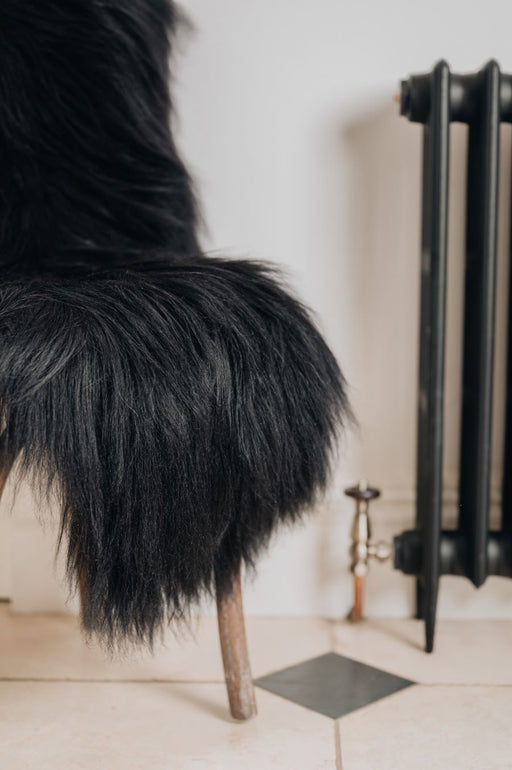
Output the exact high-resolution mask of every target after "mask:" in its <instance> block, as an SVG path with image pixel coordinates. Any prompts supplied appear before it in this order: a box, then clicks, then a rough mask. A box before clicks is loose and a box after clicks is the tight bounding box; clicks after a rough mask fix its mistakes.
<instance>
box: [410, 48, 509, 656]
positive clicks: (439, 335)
mask: <svg viewBox="0 0 512 770" xmlns="http://www.w3.org/2000/svg"><path fill="white" fill-rule="evenodd" d="M401 112H402V115H405V116H406V117H407V118H408V119H409V120H410V121H413V122H416V123H422V124H423V125H424V145H423V204H422V205H423V212H422V217H423V221H422V258H421V321H420V367H419V369H420V371H419V408H418V449H417V452H418V453H417V478H416V483H417V504H416V506H417V507H416V529H415V530H412V531H408V532H403V533H402V534H401V535H399V536H398V537H397V538H395V567H396V568H398V569H400V570H402V571H403V572H405V573H406V574H409V575H416V577H417V612H418V617H420V618H423V619H424V620H425V628H426V649H427V651H428V652H430V651H431V650H432V648H433V643H434V630H435V619H436V605H437V596H438V588H439V578H440V576H441V575H463V576H465V577H467V578H469V579H470V580H471V581H472V582H473V583H474V585H475V586H477V587H478V586H481V585H482V583H483V582H484V581H485V579H486V578H487V577H488V576H489V575H503V576H508V577H511V576H512V334H510V333H509V340H508V372H507V405H506V430H505V434H506V435H505V459H504V469H503V479H504V481H503V489H502V507H503V511H502V526H501V530H500V531H494V530H490V529H489V508H490V467H491V432H492V397H493V372H494V360H493V359H494V334H495V283H496V242H497V221H498V181H499V158H500V147H499V143H500V137H499V132H500V123H503V122H505V123H512V76H511V75H506V74H503V73H502V72H500V68H499V66H498V64H497V63H496V62H495V61H490V62H489V63H488V64H486V65H485V66H484V67H483V68H482V69H481V70H479V71H478V72H476V73H473V74H469V75H456V74H454V73H452V72H450V69H449V67H448V65H447V64H446V62H444V61H440V62H439V63H438V64H437V65H436V66H435V67H434V69H433V70H432V72H430V73H428V74H424V75H413V76H411V77H409V79H408V80H404V81H403V82H402V89H401ZM451 122H460V123H466V124H467V125H468V126H469V137H468V155H467V193H466V261H465V298H464V354H463V373H462V382H463V386H462V387H463V392H462V422H461V426H462V427H461V452H460V481H459V519H458V528H457V529H456V530H446V529H443V519H442V498H443V484H442V471H443V422H444V412H443V393H444V355H445V352H444V348H445V332H446V276H447V234H448V226H449V212H448V169H449V158H450V123H451ZM511 275H512V271H511ZM510 297H511V298H512V292H510ZM508 328H509V330H510V329H511V328H512V300H509V326H508Z"/></svg>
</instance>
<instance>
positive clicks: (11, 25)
mask: <svg viewBox="0 0 512 770" xmlns="http://www.w3.org/2000/svg"><path fill="white" fill-rule="evenodd" d="M177 19H178V15H177V11H176V9H175V7H174V5H173V4H172V3H169V2H167V0H130V2H126V1H125V0H73V1H72V2H71V1H70V2H63V0H2V4H1V5H0V105H1V110H2V113H1V119H0V153H1V169H2V173H1V174H0V271H1V274H0V395H1V402H2V406H3V422H4V425H5V430H4V434H3V448H4V456H6V457H7V456H8V457H10V458H13V457H15V456H16V457H18V458H19V462H20V468H21V470H22V472H24V473H25V474H27V475H28V476H29V477H30V478H32V479H33V480H34V481H36V482H37V483H39V484H42V485H43V486H44V487H45V488H46V489H47V490H48V491H50V492H52V493H54V494H56V495H57V496H58V499H59V503H60V506H61V511H62V517H61V535H62V537H65V539H66V542H67V549H68V572H69V576H70V579H71V581H72V583H74V582H78V583H79V584H80V589H81V595H82V600H83V625H84V628H85V630H86V631H87V632H88V633H97V634H98V635H99V636H100V638H102V639H104V640H105V641H106V642H107V643H108V644H116V643H121V642H123V641H126V640H128V641H139V642H146V643H149V644H151V643H152V641H153V637H154V634H155V632H156V631H157V630H159V629H160V628H161V627H162V626H163V625H164V623H165V622H166V621H167V619H168V618H170V617H176V616H182V615H183V614H184V613H185V612H186V610H187V608H188V607H189V605H190V603H191V602H192V601H195V600H197V599H198V598H199V597H200V596H201V594H202V593H203V592H205V591H206V592H207V591H211V590H212V589H213V587H214V584H215V580H217V582H218V584H219V585H220V586H221V587H223V586H228V585H229V583H230V580H231V578H232V575H233V573H234V570H235V569H236V568H237V566H238V564H239V563H240V560H243V561H245V562H246V563H248V564H250V565H252V564H253V563H254V560H255V558H256V556H257V554H258V552H259V550H260V549H261V548H262V547H263V546H264V545H265V544H266V542H267V541H268V538H269V536H270V534H271V533H272V532H273V530H274V528H275V527H276V525H277V524H278V523H279V522H280V521H294V520H295V519H296V518H297V517H298V516H299V515H300V514H301V513H302V512H303V511H304V510H305V509H306V508H307V507H309V506H311V504H312V503H313V502H314V500H315V499H316V495H317V493H318V492H319V491H321V490H322V489H323V488H324V486H325V483H326V480H327V475H328V467H329V457H330V453H331V450H332V449H333V446H334V442H335V438H336V434H337V429H338V427H339V426H340V424H341V423H342V422H343V419H344V417H345V416H346V415H347V414H348V411H349V409H348V404H347V400H346V395H345V389H344V382H343V378H342V375H341V374H340V371H339V368H338V366H337V364H336V362H335V360H334V358H333V356H332V354H331V352H330V351H329V349H328V347H327V346H326V344H325V342H324V341H323V339H322V337H321V336H320V334H319V333H318V331H317V330H316V329H315V326H314V325H313V323H312V322H311V320H310V317H309V315H308V313H307V311H306V310H305V309H304V308H303V306H302V305H301V304H300V303H299V302H298V301H297V300H295V299H294V298H293V297H292V296H291V294H290V293H289V292H288V291H287V290H286V289H285V288H284V287H283V285H282V281H281V279H280V278H279V276H278V275H277V274H276V273H275V272H274V271H273V269H271V268H270V267H269V266H266V265H263V264H260V263H256V262H253V261H241V260H227V259H214V258H205V257H204V256H203V255H202V254H201V252H200V248H199V246H198V239H197V235H196V230H197V215H196V206H195V202H194V196H193V192H192V189H191V184H190V179H189V176H188V174H187V172H186V169H185V167H184V165H183V163H182V161H181V160H180V158H179V156H178V154H177V151H176V148H175V145H174V142H173V139H172V135H171V132H170V129H169V116H170V110H171V104H170V101H169V95H168V83H167V81H168V59H169V54H170V40H171V33H172V32H173V30H174V28H175V26H176V23H177Z"/></svg>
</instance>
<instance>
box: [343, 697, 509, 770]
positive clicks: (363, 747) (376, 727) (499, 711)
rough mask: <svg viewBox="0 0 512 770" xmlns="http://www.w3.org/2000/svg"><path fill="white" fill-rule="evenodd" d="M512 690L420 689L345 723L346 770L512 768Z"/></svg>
mask: <svg viewBox="0 0 512 770" xmlns="http://www.w3.org/2000/svg"><path fill="white" fill-rule="evenodd" d="M511 724H512V688H510V687H457V686H455V687H443V686H439V687H425V686H415V687H411V688H409V689H407V690H403V691H402V692H400V693H396V694H395V695H391V696H390V697H389V698H385V699H384V700H382V701H379V702H378V703H375V704H373V705H372V706H366V707H365V708H363V709H360V710H359V711H355V712H354V713H352V714H349V715H348V716H346V717H344V718H343V719H341V720H340V721H339V729H340V744H341V757H342V764H343V770H370V769H371V770H412V769H413V770H510V768H512V728H511Z"/></svg>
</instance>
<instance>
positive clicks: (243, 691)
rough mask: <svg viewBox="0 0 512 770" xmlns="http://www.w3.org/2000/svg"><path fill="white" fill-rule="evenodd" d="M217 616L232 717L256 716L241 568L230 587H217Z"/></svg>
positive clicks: (243, 718) (247, 717) (246, 717)
mask: <svg viewBox="0 0 512 770" xmlns="http://www.w3.org/2000/svg"><path fill="white" fill-rule="evenodd" d="M217 618H218V622H219V636H220V646H221V650H222V662H223V664H224V676H225V679H226V687H227V690H228V699H229V708H230V711H231V716H232V717H233V718H234V719H239V720H245V719H250V718H251V717H254V716H256V714H257V708H256V698H255V695H254V685H253V681H252V675H251V665H250V662H249V653H248V650H247V639H246V635H245V621H244V611H243V606H242V583H241V573H240V569H237V571H236V575H235V578H234V580H233V583H232V585H231V587H230V588H228V589H224V590H219V589H217Z"/></svg>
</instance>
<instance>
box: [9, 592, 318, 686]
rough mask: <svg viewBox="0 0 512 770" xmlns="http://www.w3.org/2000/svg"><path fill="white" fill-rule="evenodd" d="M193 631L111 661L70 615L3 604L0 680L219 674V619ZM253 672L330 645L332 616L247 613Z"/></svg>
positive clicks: (264, 671) (191, 677) (198, 678)
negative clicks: (32, 611)
mask: <svg viewBox="0 0 512 770" xmlns="http://www.w3.org/2000/svg"><path fill="white" fill-rule="evenodd" d="M194 628H195V636H192V635H191V634H190V633H188V634H187V633H186V632H185V631H182V633H181V635H180V637H179V638H176V637H175V636H173V634H171V633H169V634H168V636H167V638H166V643H165V647H164V648H159V649H158V650H157V651H156V653H155V655H154V656H153V657H151V656H150V655H149V654H147V653H144V652H142V653H141V652H135V653H133V654H132V655H130V656H129V657H127V658H125V659H122V660H119V659H117V660H109V659H108V658H107V657H106V656H105V654H104V653H103V652H102V651H101V650H100V649H99V648H98V647H97V646H95V645H90V646H87V645H86V644H85V642H84V640H83V638H82V636H81V634H80V630H79V626H78V621H77V619H76V618H75V617H73V616H71V615H50V614H44V615H43V614H41V615H37V614H35V615H23V614H16V613H12V612H11V611H10V610H9V608H8V606H4V607H2V608H1V609H0V679H5V678H7V679H12V678H15V679H16V678H21V679H107V680H117V679H134V680H141V679H163V680H178V681H196V682H197V681H222V678H223V673H222V662H221V657H220V650H219V642H218V632H217V621H216V619H215V617H209V616H205V617H203V618H201V619H200V620H199V621H197V623H196V624H195V626H194ZM247 633H248V639H249V648H250V653H251V660H252V668H253V674H254V676H255V677H258V676H262V675H263V674H267V673H268V672H270V671H273V670H275V669H279V668H282V667H284V666H289V665H293V664H294V663H297V662H298V661H301V660H305V659H307V658H311V657H314V656H316V655H321V654H322V653H324V652H327V651H328V650H329V645H330V628H329V623H328V622H327V621H324V620H320V619H316V618H261V617H253V618H247Z"/></svg>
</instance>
